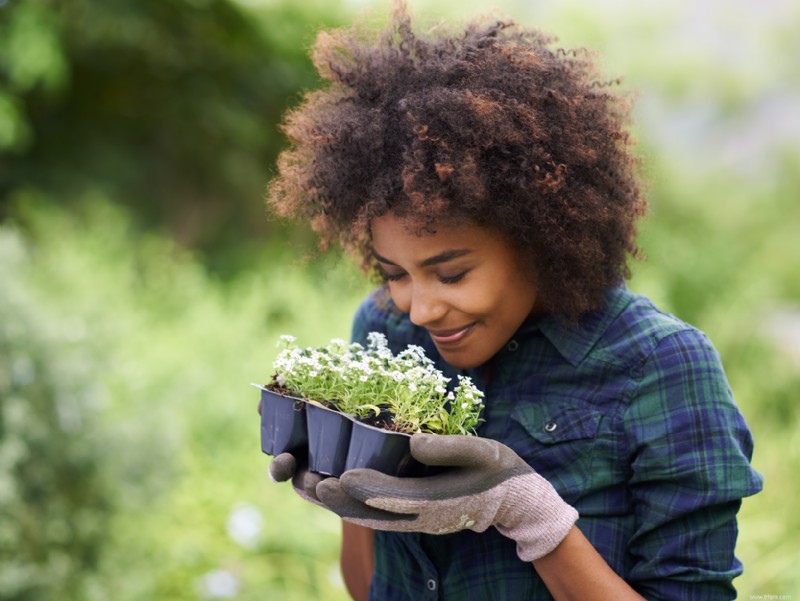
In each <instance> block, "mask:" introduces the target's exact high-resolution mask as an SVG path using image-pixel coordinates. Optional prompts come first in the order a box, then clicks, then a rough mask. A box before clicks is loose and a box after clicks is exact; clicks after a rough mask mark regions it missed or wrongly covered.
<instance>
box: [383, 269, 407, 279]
mask: <svg viewBox="0 0 800 601" xmlns="http://www.w3.org/2000/svg"><path fill="white" fill-rule="evenodd" d="M381 277H382V278H383V279H384V280H385V281H387V282H397V281H398V280H402V279H403V278H404V277H406V274H405V273H386V272H385V271H384V270H383V269H381Z"/></svg>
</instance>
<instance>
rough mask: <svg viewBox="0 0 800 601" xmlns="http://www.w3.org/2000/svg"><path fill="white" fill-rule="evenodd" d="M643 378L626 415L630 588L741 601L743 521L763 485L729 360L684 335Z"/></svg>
mask: <svg viewBox="0 0 800 601" xmlns="http://www.w3.org/2000/svg"><path fill="white" fill-rule="evenodd" d="M639 376H640V377H639V379H638V392H637V394H636V395H635V398H634V400H633V401H632V403H631V405H630V407H629V408H628V409H627V411H626V414H625V429H626V432H627V436H628V441H629V445H630V449H629V450H630V456H631V457H632V463H631V472H630V479H629V489H630V491H631V494H632V501H633V505H634V511H635V516H636V528H635V532H634V534H633V536H632V537H631V540H630V542H629V547H628V553H629V557H630V559H631V561H632V564H633V568H632V569H631V571H630V572H629V578H628V580H629V583H630V584H631V586H633V587H634V588H635V589H637V590H638V591H639V593H640V594H642V595H643V596H644V597H646V598H647V599H650V600H662V599H664V600H666V599H670V600H681V601H691V600H695V599H697V600H703V601H713V600H717V599H733V598H735V597H736V591H735V590H734V588H733V584H732V581H733V579H734V578H735V577H736V576H738V575H739V574H741V572H742V566H741V563H740V562H739V561H738V560H737V559H736V557H735V556H734V548H735V545H736V537H737V525H736V513H737V512H738V510H739V507H740V505H741V499H742V497H745V496H749V495H752V494H754V493H756V492H758V491H759V490H760V489H761V486H762V478H761V475H760V474H758V472H756V471H755V470H753V469H752V467H751V466H750V458H751V457H752V452H753V441H752V437H751V434H750V431H749V430H748V428H747V425H746V424H745V422H744V419H743V417H742V415H741V413H740V412H739V410H738V408H737V407H736V404H735V402H734V400H733V396H732V394H731V391H730V388H729V386H728V382H727V380H726V378H725V374H724V372H723V370H722V365H721V362H720V359H719V355H718V354H717V352H716V350H715V349H714V347H713V346H712V345H711V343H710V342H709V341H708V339H707V338H706V336H705V335H704V334H702V333H701V332H699V331H697V330H694V329H690V330H682V331H679V332H675V333H673V334H670V335H669V336H667V337H665V338H664V339H663V340H661V341H660V342H659V343H658V344H657V345H656V347H655V349H654V351H653V352H652V354H651V355H650V357H649V358H648V359H647V361H646V362H645V364H644V365H643V366H642V369H641V372H640V374H639Z"/></svg>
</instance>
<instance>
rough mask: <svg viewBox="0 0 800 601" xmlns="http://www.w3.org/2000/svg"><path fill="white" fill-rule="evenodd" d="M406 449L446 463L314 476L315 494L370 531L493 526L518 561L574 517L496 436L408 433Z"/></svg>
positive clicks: (540, 552) (547, 543)
mask: <svg viewBox="0 0 800 601" xmlns="http://www.w3.org/2000/svg"><path fill="white" fill-rule="evenodd" d="M411 454H412V455H413V456H414V458H415V459H417V460H418V461H420V462H422V463H424V464H427V465H431V466H441V467H450V468H451V469H448V470H446V471H445V472H443V473H441V474H438V475H435V476H428V477H423V478H396V477H393V476H387V475H386V474H382V473H380V472H377V471H374V470H368V469H354V470H350V471H348V472H345V473H344V474H342V476H341V478H326V479H320V481H318V482H317V483H316V485H315V488H314V497H315V498H316V499H317V501H318V502H321V503H322V504H323V505H324V506H325V507H327V508H328V509H330V510H331V511H333V512H335V513H337V514H338V515H339V516H341V517H342V518H343V519H345V520H346V521H348V522H351V523H354V524H358V525H361V526H366V527H368V528H373V529H376V530H391V531H397V532H426V533H430V534H445V533H449V532H456V531H458V530H464V529H470V530H474V531H476V532H483V531H484V530H486V529H487V528H489V526H496V527H497V529H498V530H499V531H500V532H501V533H502V534H503V535H505V536H508V537H509V538H511V539H513V540H514V541H516V543H517V553H518V555H519V556H520V558H521V559H523V560H524V561H532V560H534V559H538V558H540V557H542V556H544V555H546V554H547V553H549V552H550V551H552V550H553V549H555V548H556V547H557V546H558V544H559V543H560V542H561V541H562V540H563V539H564V537H566V535H567V533H568V532H569V531H570V529H571V528H572V526H573V525H574V524H575V522H576V520H577V519H578V513H577V511H575V509H574V508H573V507H571V506H570V505H568V504H567V503H565V502H564V501H563V500H562V499H561V497H560V496H559V495H558V493H557V492H556V491H555V489H554V488H553V487H552V486H551V485H550V483H549V482H548V481H547V480H545V479H544V478H542V477H541V476H539V475H538V474H537V473H536V472H535V471H534V470H533V469H532V468H531V467H530V466H529V465H528V464H527V463H525V462H524V461H523V460H522V459H521V458H520V457H519V456H518V455H517V454H516V453H514V451H512V450H511V449H510V448H508V447H507V446H505V445H503V444H501V443H499V442H497V441H495V440H490V439H486V438H477V437H473V436H456V435H452V436H438V435H432V434H415V435H414V436H412V438H411ZM276 459H277V458H276ZM305 484H306V485H307V484H310V483H309V482H306V483H305ZM295 488H297V485H295Z"/></svg>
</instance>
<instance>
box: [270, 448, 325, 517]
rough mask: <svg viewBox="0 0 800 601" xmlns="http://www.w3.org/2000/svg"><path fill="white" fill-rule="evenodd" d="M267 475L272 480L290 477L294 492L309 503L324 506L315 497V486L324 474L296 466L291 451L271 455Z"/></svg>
mask: <svg viewBox="0 0 800 601" xmlns="http://www.w3.org/2000/svg"><path fill="white" fill-rule="evenodd" d="M269 477H270V478H271V479H272V481H273V482H285V481H286V480H289V479H290V478H291V480H292V486H293V487H294V490H295V492H296V493H297V494H298V495H300V496H301V497H302V498H303V499H305V500H306V501H308V502H309V503H314V504H315V505H319V506H321V507H324V505H323V504H322V502H321V501H320V500H319V497H317V493H316V488H317V484H319V483H320V482H321V481H322V480H323V479H324V478H325V476H323V475H321V474H316V473H314V472H310V471H308V469H306V468H304V467H300V469H298V467H297V459H295V456H294V455H292V454H291V453H281V454H280V455H278V456H277V457H273V458H272V461H271V462H270V464H269Z"/></svg>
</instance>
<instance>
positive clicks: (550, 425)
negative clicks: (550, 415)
mask: <svg viewBox="0 0 800 601" xmlns="http://www.w3.org/2000/svg"><path fill="white" fill-rule="evenodd" d="M557 428H558V424H557V423H556V422H554V421H553V420H552V419H551V420H550V421H548V422H547V423H546V424H545V425H544V431H545V432H555V431H556V429H557Z"/></svg>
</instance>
